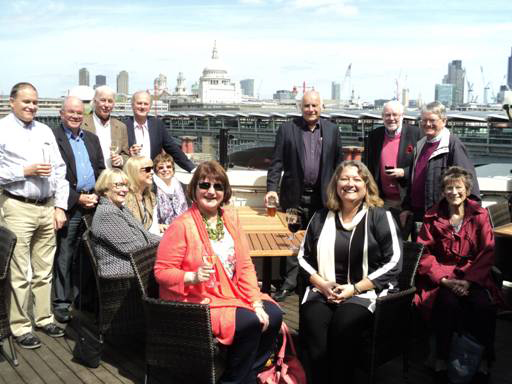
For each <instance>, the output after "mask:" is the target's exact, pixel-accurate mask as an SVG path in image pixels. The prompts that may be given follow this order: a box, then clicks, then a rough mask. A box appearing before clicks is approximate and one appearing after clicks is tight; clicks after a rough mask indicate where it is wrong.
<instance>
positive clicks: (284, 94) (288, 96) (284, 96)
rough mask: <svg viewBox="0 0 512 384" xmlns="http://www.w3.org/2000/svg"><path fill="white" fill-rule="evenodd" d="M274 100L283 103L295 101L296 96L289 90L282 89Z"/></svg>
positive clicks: (275, 94) (275, 95)
mask: <svg viewBox="0 0 512 384" xmlns="http://www.w3.org/2000/svg"><path fill="white" fill-rule="evenodd" d="M272 99H274V100H278V101H283V100H295V94H294V93H293V92H292V91H289V90H287V89H280V90H278V91H276V93H274V95H273V96H272Z"/></svg>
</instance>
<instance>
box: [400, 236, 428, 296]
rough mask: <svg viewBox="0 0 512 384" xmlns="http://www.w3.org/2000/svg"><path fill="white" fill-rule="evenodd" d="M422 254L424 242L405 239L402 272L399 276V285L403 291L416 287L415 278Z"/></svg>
mask: <svg viewBox="0 0 512 384" xmlns="http://www.w3.org/2000/svg"><path fill="white" fill-rule="evenodd" d="M422 254H423V244H420V243H414V242H412V241H404V251H403V256H402V272H400V275H399V276H398V287H399V288H400V290H401V291H403V290H406V289H408V288H411V287H414V278H415V277H416V270H417V269H418V264H419V262H420V258H421V255H422Z"/></svg>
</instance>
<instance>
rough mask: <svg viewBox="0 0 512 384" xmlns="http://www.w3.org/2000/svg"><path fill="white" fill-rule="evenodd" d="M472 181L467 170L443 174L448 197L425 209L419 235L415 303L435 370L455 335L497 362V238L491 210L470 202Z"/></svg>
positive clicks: (441, 367)
mask: <svg viewBox="0 0 512 384" xmlns="http://www.w3.org/2000/svg"><path fill="white" fill-rule="evenodd" d="M472 183H473V177H472V175H471V173H469V172H468V171H466V170H465V169H464V168H461V167H457V166H453V167H450V168H448V169H447V170H446V171H445V173H444V174H443V176H442V193H443V196H444V198H443V199H442V200H441V201H440V202H439V204H437V205H436V206H434V207H433V208H432V209H431V210H429V211H427V213H426V214H425V217H424V224H423V227H422V228H421V230H420V233H419V236H418V242H420V243H423V244H424V245H425V250H424V253H423V256H422V258H421V260H420V264H419V267H418V275H417V280H416V286H417V289H418V291H417V295H416V297H415V304H416V305H417V306H418V307H419V309H420V311H421V312H422V314H423V315H424V317H425V318H426V319H427V320H431V324H432V326H433V330H434V335H435V338H436V358H437V361H436V371H443V370H445V369H446V361H447V359H448V356H449V353H450V343H451V339H452V336H453V333H454V332H455V331H460V332H465V333H469V334H470V335H472V336H473V337H474V338H476V340H477V341H478V342H479V343H480V344H482V345H483V346H484V347H486V348H485V350H486V353H487V356H486V357H487V359H486V360H492V358H493V341H494V331H495V326H496V323H495V314H496V300H497V299H499V292H498V289H497V287H496V285H495V284H494V282H493V280H492V276H491V267H492V266H493V264H494V235H493V231H492V227H491V223H490V221H489V216H488V214H487V211H486V210H485V209H484V208H482V207H480V205H479V204H478V203H477V202H476V201H474V200H471V199H468V198H467V196H468V195H469V193H470V191H471V187H472ZM484 370H485V369H484Z"/></svg>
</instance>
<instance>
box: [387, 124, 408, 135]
mask: <svg viewBox="0 0 512 384" xmlns="http://www.w3.org/2000/svg"><path fill="white" fill-rule="evenodd" d="M403 126H404V124H403V123H400V126H399V127H398V128H397V129H396V131H393V132H389V131H388V130H387V128H386V126H384V133H385V134H386V136H387V137H390V138H394V137H397V136H398V137H399V136H400V134H401V133H402V127H403Z"/></svg>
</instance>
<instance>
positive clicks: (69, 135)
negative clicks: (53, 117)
mask: <svg viewBox="0 0 512 384" xmlns="http://www.w3.org/2000/svg"><path fill="white" fill-rule="evenodd" d="M62 127H63V128H64V133H65V134H66V136H67V138H68V139H73V140H76V139H77V138H80V139H83V138H84V132H83V131H82V128H80V129H79V130H78V135H76V136H75V135H74V134H73V131H72V130H71V129H69V128H68V127H66V126H65V125H64V124H62Z"/></svg>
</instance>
